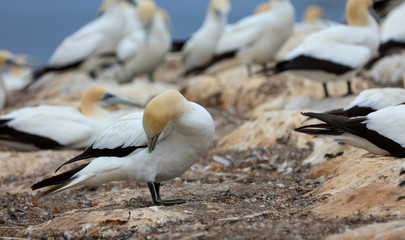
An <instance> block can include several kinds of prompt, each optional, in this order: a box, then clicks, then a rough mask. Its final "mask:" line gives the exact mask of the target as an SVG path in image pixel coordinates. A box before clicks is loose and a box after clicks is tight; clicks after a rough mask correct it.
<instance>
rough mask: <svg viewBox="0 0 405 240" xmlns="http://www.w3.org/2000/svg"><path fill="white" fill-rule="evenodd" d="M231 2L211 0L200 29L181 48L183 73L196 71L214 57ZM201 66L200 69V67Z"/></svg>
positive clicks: (187, 73)
mask: <svg viewBox="0 0 405 240" xmlns="http://www.w3.org/2000/svg"><path fill="white" fill-rule="evenodd" d="M230 8H231V4H230V2H229V1H228V0H212V1H211V3H210V5H209V8H208V10H207V15H206V16H205V20H204V23H203V25H202V26H201V27H200V29H198V30H197V32H195V33H194V34H193V35H192V36H191V38H190V39H189V40H188V41H187V42H186V44H185V46H184V47H183V49H182V56H183V62H184V75H186V76H187V75H189V74H190V73H198V72H199V70H204V66H205V65H206V64H207V63H209V62H210V61H211V60H212V58H213V57H214V53H215V48H216V46H217V43H218V40H219V38H220V37H221V35H222V32H223V31H224V29H225V25H226V23H227V19H228V13H229V11H230ZM201 67H203V68H202V69H200V68H201Z"/></svg>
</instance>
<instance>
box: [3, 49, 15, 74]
mask: <svg viewBox="0 0 405 240" xmlns="http://www.w3.org/2000/svg"><path fill="white" fill-rule="evenodd" d="M11 59H13V54H12V53H11V52H9V51H7V50H0V71H2V70H3V68H4V66H5V65H6V62H7V61H9V60H11Z"/></svg>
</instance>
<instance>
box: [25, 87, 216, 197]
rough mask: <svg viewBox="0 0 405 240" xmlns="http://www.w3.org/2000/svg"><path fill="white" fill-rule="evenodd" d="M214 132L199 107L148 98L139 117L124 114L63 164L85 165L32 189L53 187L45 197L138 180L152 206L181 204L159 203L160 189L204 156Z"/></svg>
mask: <svg viewBox="0 0 405 240" xmlns="http://www.w3.org/2000/svg"><path fill="white" fill-rule="evenodd" d="M214 131H215V128H214V122H213V119H212V117H211V115H210V114H209V113H208V112H207V111H206V110H205V109H204V108H203V107H201V106H200V105H198V104H196V103H193V102H189V101H187V100H186V99H185V98H184V97H183V96H182V95H181V94H180V93H179V92H178V91H176V90H168V91H166V92H163V93H161V94H160V95H158V96H157V97H155V98H153V99H152V100H151V101H150V102H149V103H148V104H147V106H146V108H145V111H144V112H143V113H133V114H129V115H127V116H124V117H123V118H121V119H119V120H117V121H116V122H114V123H112V124H111V125H109V126H108V127H106V128H105V129H104V130H103V131H101V133H100V135H99V136H98V138H97V139H96V140H95V142H94V143H93V144H92V145H91V146H90V147H88V148H87V149H86V150H85V151H84V152H83V153H82V154H80V155H78V156H77V157H75V158H73V159H71V160H69V161H67V162H66V163H65V164H67V163H71V162H75V161H79V160H81V159H87V158H95V159H94V160H92V161H91V162H90V163H86V164H84V165H81V166H79V167H77V168H74V169H72V170H69V171H66V172H64V173H61V174H59V175H56V176H53V177H50V178H47V179H44V180H42V181H40V182H38V183H36V184H34V185H33V186H32V187H31V188H32V189H33V190H35V189H39V188H43V187H47V186H52V188H51V189H49V190H47V191H45V192H44V193H42V194H41V195H47V194H49V193H59V192H62V191H65V190H68V189H75V188H79V187H81V186H86V185H100V184H103V183H106V182H110V181H120V180H139V181H146V182H147V183H148V186H149V190H150V192H151V195H152V199H153V202H154V203H155V204H157V205H173V204H180V203H184V202H185V201H186V200H184V199H173V200H163V199H162V198H161V196H160V191H159V187H160V183H161V182H162V181H166V180H170V179H173V178H175V177H178V176H180V175H181V174H183V173H184V172H185V171H187V170H188V169H189V168H190V167H191V166H192V165H193V164H194V163H195V162H196V161H197V160H198V159H199V157H200V156H201V155H202V154H204V153H205V152H206V151H207V149H208V147H209V145H210V144H211V142H212V140H213V137H214ZM65 164H63V165H65ZM63 165H62V166H63ZM58 169H59V168H58ZM58 169H57V170H58Z"/></svg>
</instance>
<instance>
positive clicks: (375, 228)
mask: <svg viewBox="0 0 405 240" xmlns="http://www.w3.org/2000/svg"><path fill="white" fill-rule="evenodd" d="M326 239H327V240H368V239H379V240H390V239H397V240H400V239H405V221H403V220H402V221H394V222H388V223H375V224H370V225H367V226H364V227H360V228H357V229H354V230H352V231H348V232H345V233H342V234H336V235H331V236H329V237H327V238H326Z"/></svg>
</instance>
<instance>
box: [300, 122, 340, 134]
mask: <svg viewBox="0 0 405 240" xmlns="http://www.w3.org/2000/svg"><path fill="white" fill-rule="evenodd" d="M294 130H295V131H297V132H300V133H306V134H309V135H315V136H316V135H329V136H337V135H341V134H342V133H343V132H342V131H341V130H339V129H337V128H335V127H333V126H331V125H329V124H325V123H322V124H312V125H306V126H302V127H299V128H296V129H294Z"/></svg>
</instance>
